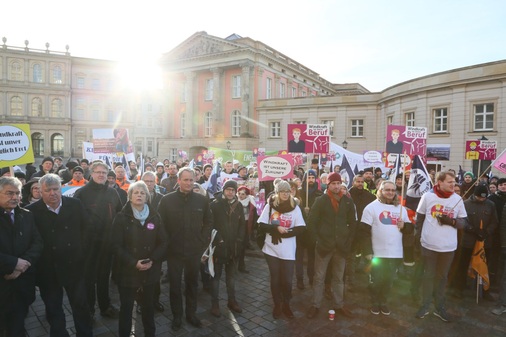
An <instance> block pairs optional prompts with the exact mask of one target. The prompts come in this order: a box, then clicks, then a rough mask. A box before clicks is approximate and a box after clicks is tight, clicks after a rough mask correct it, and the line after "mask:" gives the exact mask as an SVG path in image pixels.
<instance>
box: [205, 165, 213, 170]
mask: <svg viewBox="0 0 506 337" xmlns="http://www.w3.org/2000/svg"><path fill="white" fill-rule="evenodd" d="M208 167H210V168H213V165H211V164H205V165H204V170H203V171H205V170H206V168H208Z"/></svg>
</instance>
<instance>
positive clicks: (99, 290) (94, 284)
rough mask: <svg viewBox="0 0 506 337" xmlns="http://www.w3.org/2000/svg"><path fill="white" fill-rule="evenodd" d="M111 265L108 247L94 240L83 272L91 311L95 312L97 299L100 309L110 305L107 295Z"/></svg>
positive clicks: (103, 309)
mask: <svg viewBox="0 0 506 337" xmlns="http://www.w3.org/2000/svg"><path fill="white" fill-rule="evenodd" d="M111 266H112V252H111V250H110V247H107V245H105V244H103V243H102V242H94V243H93V245H92V248H91V249H90V256H89V258H88V261H87V263H86V273H85V282H86V293H87V297H88V305H89V307H90V311H91V313H94V312H95V302H96V300H98V307H99V308H100V311H105V310H107V308H109V307H110V306H111V298H110V296H109V279H110V277H111Z"/></svg>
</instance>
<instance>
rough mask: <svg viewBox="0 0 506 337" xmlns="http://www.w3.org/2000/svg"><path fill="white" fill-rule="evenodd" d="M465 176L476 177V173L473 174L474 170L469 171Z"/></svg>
mask: <svg viewBox="0 0 506 337" xmlns="http://www.w3.org/2000/svg"><path fill="white" fill-rule="evenodd" d="M465 176H470V177H471V179H474V174H473V172H470V171H468V172H466V173H464V177H465Z"/></svg>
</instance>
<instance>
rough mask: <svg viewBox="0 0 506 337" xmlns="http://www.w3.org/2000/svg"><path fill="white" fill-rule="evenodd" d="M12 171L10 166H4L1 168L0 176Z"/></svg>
mask: <svg viewBox="0 0 506 337" xmlns="http://www.w3.org/2000/svg"><path fill="white" fill-rule="evenodd" d="M8 172H10V170H9V168H8V167H2V168H1V169H0V177H1V176H3V175H4V174H6V173H8Z"/></svg>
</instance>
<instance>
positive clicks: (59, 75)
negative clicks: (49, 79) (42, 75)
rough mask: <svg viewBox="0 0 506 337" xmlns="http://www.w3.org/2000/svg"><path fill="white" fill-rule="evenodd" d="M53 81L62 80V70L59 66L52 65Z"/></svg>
mask: <svg viewBox="0 0 506 337" xmlns="http://www.w3.org/2000/svg"><path fill="white" fill-rule="evenodd" d="M53 83H58V84H61V83H63V81H62V71H61V67H60V66H54V68H53Z"/></svg>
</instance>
